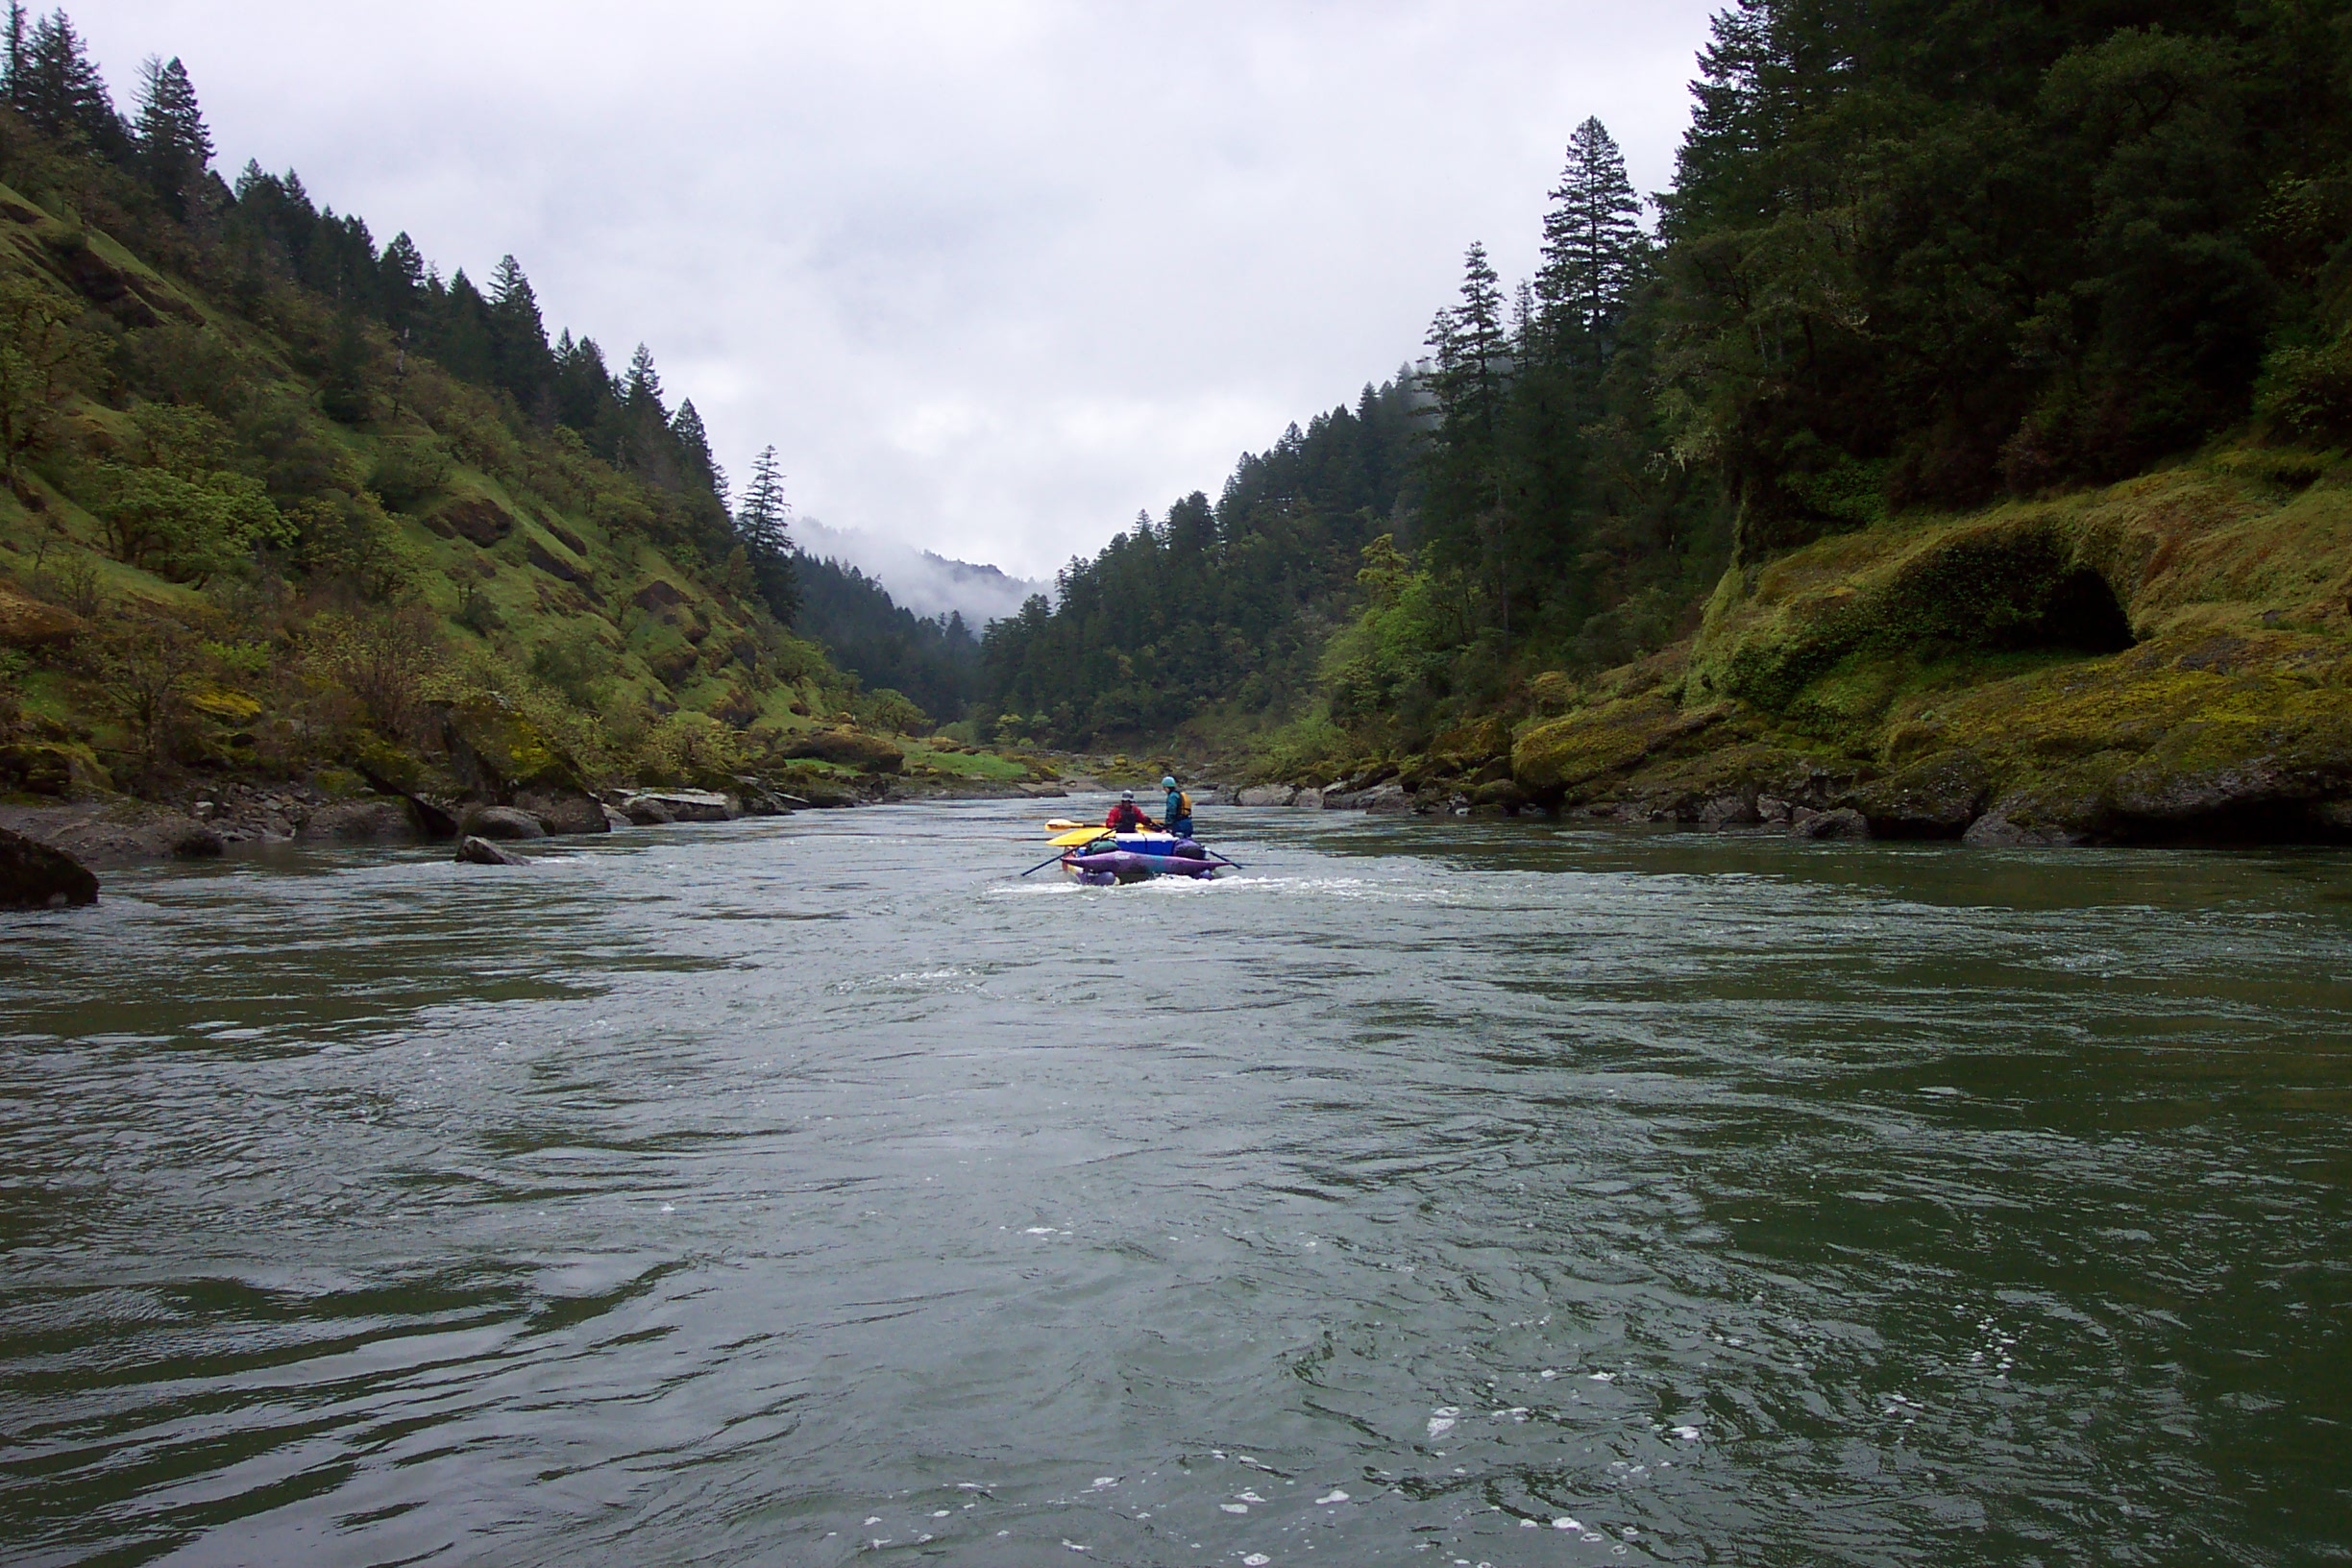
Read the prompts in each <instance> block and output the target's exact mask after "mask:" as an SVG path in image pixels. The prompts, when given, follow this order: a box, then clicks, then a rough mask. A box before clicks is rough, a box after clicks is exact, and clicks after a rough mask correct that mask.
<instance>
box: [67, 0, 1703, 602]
mask: <svg viewBox="0 0 2352 1568" xmlns="http://www.w3.org/2000/svg"><path fill="white" fill-rule="evenodd" d="M1713 3H1714V0H1657V3H1653V4H1648V5H1625V4H1580V3H1559V0H1553V3H1539V0H1495V3H1491V4H1482V5H1478V6H1469V5H1428V4H1420V5H1414V4H1387V3H1382V0H1357V3H1351V4H1347V5H1336V4H1333V5H1320V4H1303V3H1302V4H1291V5H1271V6H1269V5H1252V4H1245V3H1239V0H1231V3H1208V4H1199V5H1190V6H1183V7H1178V6H1174V5H1144V6H1128V5H1120V6H1112V5H1086V4H1079V3H1075V0H1004V3H995V4H987V5H981V4H973V3H968V0H967V3H928V4H921V3H911V0H910V3H890V0H883V3H875V0H864V3H861V4H858V5H854V6H842V5H821V6H820V5H813V4H791V5H755V4H718V3H708V4H694V5H679V4H673V5H665V6H661V7H645V6H623V5H618V4H604V3H593V4H576V3H569V4H553V3H549V0H513V3H504V4H501V3H496V0H478V3H475V4H470V5H460V4H453V3H450V0H419V3H411V4H404V5H399V6H392V5H385V4H366V5H343V6H318V5H315V4H295V3H290V0H248V3H243V4H235V5H227V6H224V5H219V4H197V3H194V0H106V3H105V4H103V5H100V4H95V3H86V4H84V5H82V6H79V7H70V6H69V8H68V9H69V10H72V11H73V12H74V13H75V20H76V22H77V24H78V25H80V26H81V27H82V29H83V31H84V32H85V33H86V35H88V37H90V39H91V41H92V45H93V47H94V49H95V50H96V52H97V53H98V56H99V58H100V60H101V61H102V63H103V64H104V66H105V68H106V71H107V76H108V80H109V82H110V84H112V85H113V86H114V87H115V90H116V92H117V94H118V96H121V97H124V98H126V99H127V97H128V94H129V89H130V88H131V86H132V85H133V84H134V83H135V80H136V66H137V61H138V60H139V58H140V57H141V56H143V55H145V54H148V53H151V52H152V53H159V54H162V55H166V56H169V55H175V54H176V55H179V56H180V57H182V58H183V59H184V61H186V63H187V66H188V69H189V70H190V72H191V73H192V74H193V76H194V79H195V82H196V86H197V89H198V91H199V93H200V94H201V95H202V97H203V101H204V104H205V108H206V111H207V113H208V116H209V118H210V121H211V124H212V127H213V133H214V138H215V139H216V140H217V141H218V142H219V143H220V147H221V155H222V158H221V160H222V163H223V165H224V168H225V171H226V172H230V173H233V171H234V169H235V168H236V167H238V166H240V165H241V164H242V163H243V161H244V160H245V159H247V158H248V157H252V158H256V159H259V160H260V161H261V162H262V163H263V165H264V166H266V167H271V168H284V167H287V166H292V167H294V168H297V169H299V170H300V171H301V173H302V175H303V178H304V180H305V182H306V184H307V185H308V186H309V188H310V190H311V193H312V195H313V196H314V197H315V198H317V199H319V200H321V201H323V202H331V203H332V204H333V205H334V206H335V207H336V208H337V209H338V210H346V211H356V212H358V213H360V214H361V215H362V216H364V217H366V218H367V219H368V221H369V222H370V223H371V224H372V225H374V226H375V227H376V229H377V234H378V238H379V239H380V240H381V239H385V238H388V237H390V235H391V234H392V233H394V232H396V231H398V230H401V229H406V230H408V231H409V232H410V233H412V234H414V235H415V236H416V239H417V241H418V243H419V244H420V245H421V246H422V247H423V248H424V250H425V252H426V254H427V255H428V256H429V257H432V258H433V259H435V260H436V261H438V262H439V263H440V264H441V265H442V266H443V267H444V268H450V267H454V266H457V265H463V266H464V267H466V269H467V270H468V271H469V272H470V273H472V274H473V275H474V276H476V277H477V278H479V277H481V276H483V275H485V274H486V273H487V272H488V271H489V269H490V267H491V265H492V264H493V263H494V262H496V260H497V259H498V257H500V256H501V255H502V254H503V253H505V252H508V251H511V252H513V253H514V254H515V255H516V256H517V257H520V258H521V259H522V261H523V264H524V267H525V269H526V270H527V272H528V273H529V274H530V277H531V280H532V282H533V284H534V286H535V287H536V288H537V290H538V292H539V296H540V301H541V304H542V306H543V307H544V309H545V310H546V313H547V316H548V319H549V321H550V322H551V324H561V325H567V326H570V327H571V328H573V329H574V330H575V331H586V332H588V333H590V334H591V335H593V336H595V337H596V338H597V339H598V340H599V341H600V342H601V343H602V344H603V345H604V346H605V348H606V351H607V354H608V355H610V356H611V357H613V358H614V359H615V360H616V361H617V360H618V359H619V358H621V357H623V356H625V355H626V353H627V352H628V349H629V348H630V346H631V345H632V344H633V343H635V342H636V341H637V340H638V339H640V338H642V339H644V340H646V341H647V342H649V344H651V346H652V348H653V351H654V354H655V356H656V358H657V361H658V363H659V364H660V366H661V370H662V375H663V380H664V382H665V383H666V385H667V386H668V388H669V389H670V392H671V395H672V396H673V398H676V397H678V396H681V395H683V396H691V397H692V398H693V399H694V400H695V404H696V405H697V407H698V408H699V409H700V410H701V411H702V413H703V415H704V418H705V419H706V421H707V422H708V423H709V425H710V427H711V429H712V431H713V433H714V435H715V437H716V442H717V445H718V448H719V451H720V455H721V457H722V459H723V461H724V462H726V464H727V465H728V467H729V469H730V471H731V472H734V473H737V474H741V473H744V472H746V471H747V469H748V467H749V460H750V455H751V453H754V452H756V451H757V450H758V449H759V448H760V447H761V446H762V445H765V444H766V443H768V442H771V441H772V442H774V443H775V444H776V446H777V448H778V450H779V452H780V453H782V455H783V459H784V466H785V468H786V470H787V472H788V473H789V475H790V481H789V488H790V492H791V495H792V498H793V500H794V502H795V503H796V505H798V506H800V507H801V508H802V509H804V510H807V511H814V512H817V513H820V514H821V515H822V516H825V517H827V518H829V519H831V520H833V521H835V522H836V523H838V524H842V525H846V526H851V527H859V528H862V529H867V530H870V531H873V532H877V533H881V534H885V535H890V536H893V537H895V538H898V539H901V540H904V541H907V542H909V543H912V544H916V545H919V546H921V547H924V548H928V549H933V550H937V551H940V552H942V553H943V554H946V555H950V556H956V557H961V558H964V559H968V560H982V561H994V562H997V563H999V564H1001V565H1003V566H1005V567H1006V568H1007V569H1008V570H1011V571H1015V572H1018V573H1023V574H1029V575H1046V574H1050V573H1051V572H1052V570H1053V569H1054V568H1055V567H1057V566H1058V565H1059V564H1060V563H1061V562H1062V561H1063V560H1065V559H1066V558H1067V557H1068V556H1069V555H1070V554H1071V553H1072V552H1073V551H1090V550H1092V549H1093V548H1095V547H1096V546H1098V545H1099V544H1100V543H1101V542H1102V540H1104V539H1105V538H1107V537H1108V536H1109V535H1110V534H1111V533H1112V532H1113V531H1115V529H1116V528H1118V527H1122V526H1123V525H1124V524H1125V523H1126V521H1127V520H1129V519H1131V518H1132V517H1133V516H1134V514H1135V512H1136V511H1137V509H1138V508H1139V507H1149V508H1151V509H1153V510H1155V511H1157V510H1159V509H1160V508H1162V507H1164V506H1165V505H1166V504H1167V502H1169V501H1171V500H1172V499H1174V498H1175V497H1176V496H1178V495H1180V494H1182V493H1184V492H1185V491H1188V490H1191V489H1194V488H1210V489H1213V487H1214V486H1215V485H1216V483H1217V482H1218V480H1219V479H1220V478H1222V477H1223V475H1224V474H1225V473H1226V471H1227V470H1228V469H1229V468H1230V467H1231V466H1232V463H1233V459H1234V457H1235V456H1236V454H1237V453H1238V452H1240V451H1241V450H1242V449H1243V448H1245V447H1247V448H1259V447H1262V446H1264V445H1266V444H1267V443H1268V442H1270V441H1271V440H1272V439H1273V438H1274V437H1275V436H1276V435H1278V434H1279V433H1280V432H1281V429H1282V428H1283V426H1284V425H1285V424H1286V422H1288V421H1289V420H1291V419H1294V418H1295V419H1302V420H1303V419H1304V418H1305V417H1306V416H1308V415H1310V414H1311V413H1313V412H1314V411H1316V410H1317V409H1320V408H1325V407H1329V406H1330V405H1332V404H1335V403H1339V402H1343V401H1348V400H1350V399H1352V398H1353V397H1354V395H1355V393H1356V391H1357V389H1358V388H1359V387H1360V385H1361V384H1362V383H1363V382H1364V381H1365V380H1377V379H1380V378H1382V377H1384V376H1385V375H1386V374H1388V373H1389V372H1390V371H1392V370H1393V369H1394V368H1395V366H1396V365H1397V364H1398V363H1399V362H1400V361H1402V360H1404V359H1406V358H1408V357H1409V356H1411V355H1414V354H1416V353H1417V352H1418V349H1419V343H1420V338H1421V335H1422V333H1423V331H1425V330H1426V328H1427V326H1428V322H1429V318H1430V315H1431V313H1432V312H1433V310H1434V309H1436V308H1437V307H1438V306H1441V305H1443V304H1445V303H1446V302H1447V300H1448V299H1449V298H1450V297H1451V295H1452V293H1453V291H1454V289H1455V287H1456V285H1457V283H1458V279H1459V266H1460V257H1461V252H1462V250H1463V248H1464V247H1465V246H1466V245H1467V244H1468V243H1469V241H1471V240H1473V239H1483V240H1484V241H1485V242H1486V244H1487V246H1488V247H1489V249H1490V250H1491V251H1492V252H1493V254H1494V256H1495V258H1496V261H1497V265H1498V267H1499V268H1500V269H1501V270H1502V271H1503V272H1504V273H1505V275H1506V276H1507V277H1513V276H1520V275H1524V274H1526V273H1527V272H1529V271H1530V270H1531V268H1532V265H1533V261H1534V256H1535V248H1536V228H1537V224H1538V221H1539V218H1540V215H1541V211H1542V208H1543V207H1544V205H1545V197H1544V193H1545V191H1546V190H1547V189H1548V188H1549V187H1550V186H1551V184H1553V183H1554V181H1555V180H1556V176H1557V173H1558V168H1559V163H1560V159H1561V150H1562V148H1563V146H1564V144H1565V142H1566V140H1567V137H1568V134H1569V132H1570V131H1571V130H1572V129H1573V128H1574V126H1575V125H1576V123H1577V122H1578V121H1579V120H1580V119H1582V118H1583V117H1584V116H1585V115H1586V114H1589V113H1597V114H1599V115H1600V116H1601V117H1602V118H1603V119H1604V120H1605V121H1606V122H1607V123H1608V124H1609V126H1610V128H1611V130H1612V131H1613V132H1615V134H1616V135H1617V137H1618V139H1619V140H1620V141H1621V142H1622V143H1623V144H1624V145H1625V147H1626V150H1627V155H1628V158H1629V162H1630V163H1631V166H1632V172H1633V175H1634V179H1635V181H1636V183H1637V184H1640V185H1641V186H1642V187H1643V188H1645V189H1649V188H1655V187H1657V186H1661V185H1663V184H1665V182H1666V180H1667V179H1668V177H1669V175H1670V173H1671V170H1672V163H1673V151H1674V147H1675V145H1676V143H1677V141H1678V138H1679V136H1680V134H1681V129H1682V126H1683V124H1684V123H1685V121H1686V119H1687V110H1688V96H1687V93H1686V91H1685V88H1684V85H1685V83H1686V82H1687V80H1688V78H1689V76H1690V74H1691V60H1692V55H1693V52H1694V51H1695V49H1696V48H1697V47H1698V45H1699V43H1700V42H1701V40H1702V38H1703V34H1704V30H1705V21H1706V16H1707V14H1708V12H1709V11H1710V10H1711V9H1712V6H1713Z"/></svg>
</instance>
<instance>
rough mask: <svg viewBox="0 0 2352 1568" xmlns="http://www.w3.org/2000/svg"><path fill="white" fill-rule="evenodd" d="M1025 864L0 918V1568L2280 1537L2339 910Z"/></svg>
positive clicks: (2338, 1500)
mask: <svg viewBox="0 0 2352 1568" xmlns="http://www.w3.org/2000/svg"><path fill="white" fill-rule="evenodd" d="M1043 815H1045V813H1043V812H1042V811H1041V810H1039V809H1038V808H1036V807H1016V806H1009V805H974V806H958V807H938V806H934V807H906V808H882V809H877V810H871V811H860V812H856V813H843V814H832V815H821V816H819V815H812V816H802V817H797V818H794V819H791V820H789V821H772V822H753V823H739V824H734V825H731V826H728V827H723V828H679V829H668V830H657V831H653V832H640V833H634V834H625V835H616V836H614V837H613V838H611V839H610V840H607V841H604V842H600V843H594V844H579V845H551V846H549V847H548V849H547V852H546V853H544V854H543V856H542V857H541V858H540V859H539V860H538V861H537V862H536V863H535V864H533V865H531V866H529V867H527V868H524V869H520V870H511V871H510V870H488V869H483V868H475V867H461V866H456V865H453V864H449V863H447V862H445V861H443V860H442V859H441V858H440V857H439V856H438V855H437V854H435V853H432V852H429V851H422V850H420V851H413V852H381V851H337V852H305V853H301V854H295V855H289V856H288V857H286V858H284V859H282V860H279V861H276V862H273V863H271V864H268V865H257V864H250V863H247V864H232V865H227V866H221V867H213V868H204V869H198V870H150V871H143V872H136V873H129V874H126V875H124V876H123V877H120V878H118V879H116V880H115V881H114V882H113V883H112V884H110V891H109V894H108V896H107V898H106V901H105V902H104V903H102V904H101V905H100V907H99V908H98V909H97V910H95V911H90V912H84V913H81V914H75V915H72V916H49V915H41V916H25V917H0V1542H4V1543H6V1545H5V1550H4V1551H0V1556H5V1558H6V1559H7V1560H8V1561H10V1562H12V1563H28V1564H66V1563H85V1562H86V1563H97V1562H106V1563H110V1564H117V1563H135V1562H143V1561H157V1562H169V1563H175V1564H230V1563H246V1562H257V1561H289V1562H291V1561H302V1562H306V1563H322V1564H344V1563H349V1564H362V1563H365V1564H376V1563H384V1564H390V1563H417V1562H429V1563H499V1564H509V1563H510V1564H565V1565H572V1564H578V1563H591V1562H630V1563H641V1562H642V1563H740V1562H754V1561H757V1562H790V1563H795V1564H802V1563H808V1564H831V1563H842V1562H849V1561H853V1560H854V1561H861V1562H864V1561H873V1562H885V1563H887V1562H893V1561H908V1562H913V1561H949V1562H955V1563H958V1564H983V1565H994V1564H1005V1565H1011V1564H1028V1563H1036V1562H1040V1561H1045V1560H1069V1561H1096V1562H1104V1563H1127V1564H1138V1565H1177V1564H1199V1563H1234V1562H1238V1563H1268V1564H1295V1563H1307V1562H1322V1563H1326V1564H1386V1563H1400V1564H1401V1563H1454V1562H1457V1561H1460V1562H1466V1563H1474V1564H1475V1563H1480V1562H1485V1563H1491V1564H1494V1565H1496V1568H1504V1565H1519V1564H1544V1565H1551V1564H1580V1563H1650V1562H1657V1563H1702V1562H1740V1563H1746V1564H1787V1565H1791V1568H1794V1565H1797V1564H1814V1563H1823V1562H1850V1563H1874V1564H1875V1563H1895V1564H1903V1563H1919V1564H1938V1565H1942V1564H1973V1563H1988V1564H1992V1563H1997V1564H2012V1563H2014V1564H2020V1565H2022V1564H2029V1563H2058V1562H2076V1561H2099V1562H2105V1563H2150V1564H2154V1563H2169V1562H2176V1561H2192V1560H2226V1561H2230V1562H2233V1563H2258V1564H2269V1563H2276V1564H2286V1563H2291V1562H2303V1561H2310V1560H2314V1559H2315V1558H2322V1557H2325V1556H2328V1555H2329V1554H2331V1553H2340V1552H2341V1550H2342V1549H2343V1548H2344V1544H2345V1539H2346V1537H2345V1533H2344V1531H2343V1528H2342V1524H2341V1521H2342V1519H2343V1518H2345V1517H2347V1513H2346V1507H2347V1502H2346V1500H2347V1498H2352V1438H2348V1437H2347V1436H2346V1429H2345V1427H2344V1426H2343V1425H2342V1423H2343V1422H2344V1420H2345V1419H2346V1416H2345V1412H2346V1411H2347V1410H2352V1345H2347V1342H2346V1336H2345V1332H2344V1324H2345V1321H2346V1317H2345V1312H2346V1308H2347V1305H2348V1303H2352V1203H2348V1202H2347V1193H2346V1188H2347V1184H2348V1183H2352V1115H2347V1113H2352V1027H2348V1024H2352V943H2347V937H2348V936H2352V859H2347V858H2346V857H2343V856H2338V855H2294V854H2267V855H2258V854H2193V853H2153V852H2147V853H2140V852H2135V853H2122V852H2115V853H2088V852H2084V853H2074V852H2063V853H2051V854H2046V855H2038V856H2029V855H2019V856H2005V855H2000V854H1988V853H1980V852H1973V851H1966V850H1962V849H1959V848H1957V847H1950V848H1946V847H1940V846H1939V847H1901V846H1884V845H1874V846H1855V845H1798V844H1789V843H1785V842H1781V841H1764V840H1742V839H1717V838H1709V837H1700V836H1688V835H1686V836H1661V837H1654V838H1634V837H1625V836H1610V835H1602V834H1592V833H1581V832H1577V831H1572V830H1568V829H1563V828H1557V827H1545V826H1540V825H1533V824H1525V823H1498V824H1477V825H1474V824H1467V823H1454V822H1442V823H1428V822H1421V823H1395V822H1370V821H1361V820H1360V819H1353V818H1341V817H1339V816H1338V815H1336V814H1334V815H1332V816H1329V817H1326V816H1324V815H1323V814H1315V813H1285V812H1273V811H1268V812H1257V813H1250V812H1230V813H1219V814H1216V815H1215V816H1213V818H1210V819H1208V820H1205V821H1204V823H1203V825H1204V827H1206V828H1208V829H1209V830H1210V831H1212V832H1213V833H1214V834H1216V835H1217V836H1216V838H1215V841H1214V842H1215V843H1216V844H1217V845H1218V846H1219V847H1220V848H1223V849H1225V850H1227V851H1228V852H1229V853H1231V854H1232V855H1233V856H1234V858H1236V859H1237V860H1241V861H1243V862H1245V863H1246V865H1247V866H1248V870H1246V871H1244V872H1242V873H1239V874H1236V875H1232V876H1229V877H1227V878H1225V879H1223V880H1220V881H1217V882H1214V883H1207V884H1193V883H1189V882H1174V881H1171V882H1164V883H1156V884H1147V885H1142V886H1139V887H1134V888H1114V889H1100V890H1095V889H1082V888H1076V887H1073V886H1070V885H1068V884H1066V883H1058V882H1054V881H1051V880H1049V879H1047V878H1046V876H1045V875H1044V873H1040V874H1039V875H1038V876H1037V877H1034V878H1031V879H1029V880H1028V881H1025V882H1024V881H1014V880H1011V879H1009V878H1008V877H1006V876H1003V875H997V874H992V873H990V872H989V871H987V870H982V869H975V868H985V867H988V866H991V865H996V864H1001V865H1002V866H1004V867H1005V868H1006V869H1007V870H1008V871H1009V870H1017V869H1018V868H1019V867H1021V866H1024V865H1027V864H1029V863H1030V861H1031V860H1034V859H1035V858H1036V857H1035V855H1034V854H1028V853H1025V852H1026V851H1028V850H1030V849H1032V848H1033V847H1034V845H1035V842H1036V841H1037V840H1038V839H1039V838H1040V837H1041V830H1040V829H1039V827H1038V825H1037V822H1036V821H1033V820H1032V819H1033V818H1037V819H1041V817H1042V816H1043Z"/></svg>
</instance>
